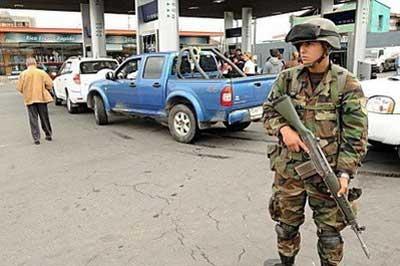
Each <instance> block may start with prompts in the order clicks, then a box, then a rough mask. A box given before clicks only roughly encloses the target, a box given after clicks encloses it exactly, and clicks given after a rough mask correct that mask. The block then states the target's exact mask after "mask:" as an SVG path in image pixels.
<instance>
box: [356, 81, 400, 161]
mask: <svg viewBox="0 0 400 266" xmlns="http://www.w3.org/2000/svg"><path fill="white" fill-rule="evenodd" d="M361 83H362V88H363V91H364V94H365V96H366V97H367V98H368V102H367V110H368V139H369V142H370V143H371V144H372V145H377V146H378V145H382V144H384V145H390V146H395V147H396V148H397V151H398V153H399V156H400V75H399V76H393V77H389V78H381V79H375V80H366V81H362V82H361Z"/></svg>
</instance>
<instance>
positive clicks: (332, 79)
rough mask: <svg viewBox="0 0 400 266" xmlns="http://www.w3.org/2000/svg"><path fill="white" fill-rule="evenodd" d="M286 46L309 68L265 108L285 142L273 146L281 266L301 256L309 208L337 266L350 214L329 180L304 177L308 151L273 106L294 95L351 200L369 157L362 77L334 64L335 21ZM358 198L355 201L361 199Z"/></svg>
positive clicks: (300, 29)
mask: <svg viewBox="0 0 400 266" xmlns="http://www.w3.org/2000/svg"><path fill="white" fill-rule="evenodd" d="M286 41H287V42H290V43H292V44H294V45H295V46H296V48H297V50H298V51H299V53H300V56H301V58H302V62H303V65H300V66H297V67H293V68H290V69H287V70H285V71H283V72H282V73H281V74H280V75H279V76H278V78H277V81H276V82H275V84H274V86H273V88H272V91H271V94H270V95H269V97H268V101H267V102H266V103H265V104H264V110H265V114H266V115H265V122H264V123H265V127H266V129H267V132H268V134H270V135H274V136H277V137H278V138H279V145H275V146H273V147H270V149H269V152H268V156H269V158H270V162H271V168H272V170H273V171H275V178H274V183H273V195H272V197H271V200H270V204H269V211H270V214H271V217H272V219H273V220H274V221H276V222H277V224H276V227H275V231H276V233H277V236H278V252H279V255H280V259H281V264H278V265H286V266H289V265H294V262H295V256H296V255H297V254H298V252H299V250H300V232H299V228H300V226H301V225H302V224H303V223H304V219H305V216H304V208H305V204H306V202H308V204H309V206H310V207H311V209H312V211H313V219H314V222H315V224H316V226H317V236H318V254H319V257H320V262H321V265H322V266H336V265H339V263H340V261H341V260H342V258H343V239H342V236H341V233H340V231H341V230H343V229H344V228H345V227H346V224H345V222H344V219H343V216H342V214H341V213H340V210H339V209H338V207H337V205H336V202H335V201H334V199H333V198H332V197H331V195H330V192H329V191H328V189H327V187H326V185H325V183H324V182H323V180H322V178H321V177H320V176H319V175H318V174H307V175H305V174H304V171H301V166H303V169H304V166H305V164H307V163H309V160H310V157H309V156H308V154H307V152H308V148H307V146H306V145H305V144H304V142H303V141H302V140H301V138H300V136H299V134H298V133H297V132H296V131H295V130H294V129H293V128H292V127H291V126H289V125H288V123H287V122H286V121H285V119H284V118H283V117H282V116H281V115H280V114H279V113H278V112H276V111H275V110H274V108H273V105H272V104H271V102H272V101H274V100H275V99H277V98H279V97H280V96H283V95H288V96H289V97H291V99H292V103H293V104H294V105H295V107H296V110H297V112H298V115H299V117H300V118H301V120H302V122H303V124H304V125H305V126H306V127H307V128H308V129H310V130H311V131H312V132H313V134H314V135H315V136H316V137H317V138H319V139H320V145H321V148H322V150H323V152H324V154H325V156H326V158H327V160H328V162H329V163H330V165H331V167H332V169H333V170H334V171H335V172H336V174H337V177H338V179H339V180H338V181H339V183H340V186H341V188H340V190H339V192H338V194H339V196H346V197H347V195H348V192H349V190H348V185H349V180H350V179H351V178H353V177H354V175H355V174H356V172H357V168H358V167H359V165H360V162H361V159H362V158H363V156H364V155H365V153H366V147H367V131H368V130H367V112H366V108H365V103H366V98H365V97H364V94H363V92H362V90H361V86H360V83H359V82H358V80H357V79H356V78H355V77H354V75H353V74H351V73H349V72H348V71H347V70H346V69H344V68H341V67H340V66H338V65H335V64H332V63H331V62H330V60H329V53H330V50H331V49H338V48H340V36H339V34H338V31H337V28H336V26H335V24H334V23H333V22H332V21H330V20H327V19H323V18H316V19H312V20H310V21H308V22H306V23H303V24H300V25H296V26H295V27H293V28H292V30H291V31H290V32H289V33H288V35H287V36H286ZM352 192H354V191H353V190H350V193H349V194H350V195H349V200H350V201H353V200H355V199H357V198H358V197H359V195H356V193H352ZM353 207H354V206H353Z"/></svg>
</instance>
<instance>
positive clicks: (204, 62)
mask: <svg viewBox="0 0 400 266" xmlns="http://www.w3.org/2000/svg"><path fill="white" fill-rule="evenodd" d="M177 61H178V57H175V58H174V62H173V67H172V74H173V75H175V72H176V64H177ZM199 64H200V67H201V68H202V69H203V70H204V71H205V72H215V71H218V66H217V63H216V62H215V59H214V57H213V56H212V55H209V54H202V55H200V62H199ZM191 72H192V71H191V66H190V62H189V57H188V56H183V58H182V63H181V74H187V73H191ZM193 72H194V73H198V70H197V69H196V68H194V70H193Z"/></svg>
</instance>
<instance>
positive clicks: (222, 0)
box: [213, 0, 225, 4]
mask: <svg viewBox="0 0 400 266" xmlns="http://www.w3.org/2000/svg"><path fill="white" fill-rule="evenodd" d="M223 2H225V0H213V3H215V4H221V3H223Z"/></svg>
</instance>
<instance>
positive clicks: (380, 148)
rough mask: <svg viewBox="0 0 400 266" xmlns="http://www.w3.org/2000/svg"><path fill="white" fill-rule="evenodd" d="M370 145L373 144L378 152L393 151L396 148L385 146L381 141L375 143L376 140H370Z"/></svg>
mask: <svg viewBox="0 0 400 266" xmlns="http://www.w3.org/2000/svg"><path fill="white" fill-rule="evenodd" d="M368 142H369V144H371V145H372V146H373V148H374V150H376V151H390V150H393V148H394V146H392V145H388V144H384V143H382V142H379V141H374V140H368Z"/></svg>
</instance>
